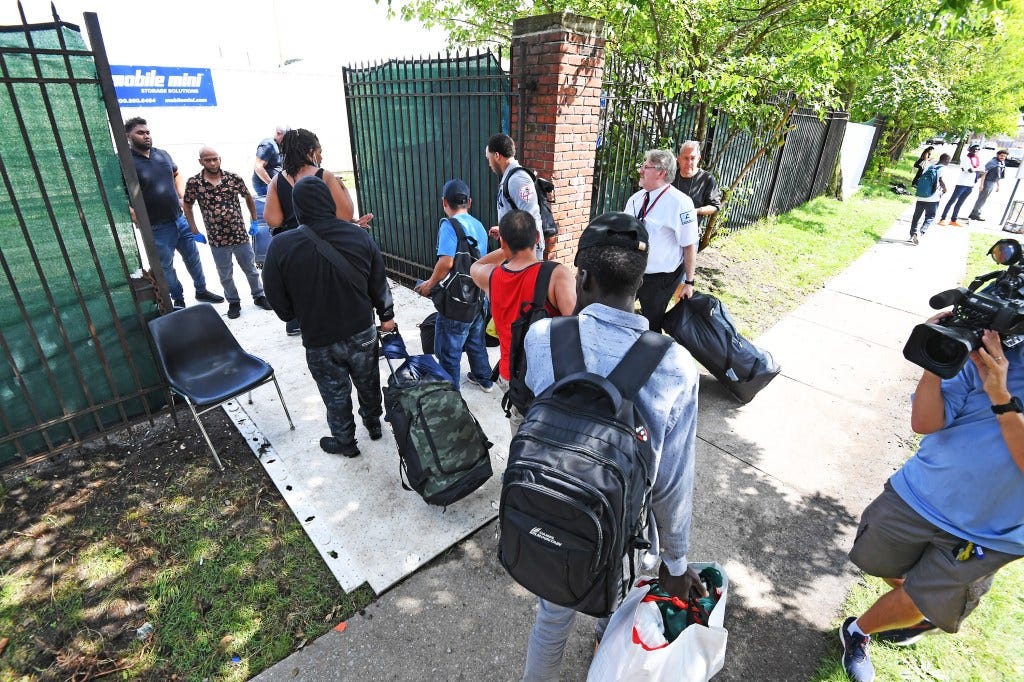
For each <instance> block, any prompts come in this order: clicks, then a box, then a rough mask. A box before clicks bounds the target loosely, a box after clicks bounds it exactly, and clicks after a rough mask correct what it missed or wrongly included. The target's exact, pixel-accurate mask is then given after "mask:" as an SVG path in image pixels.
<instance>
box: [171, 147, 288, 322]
mask: <svg viewBox="0 0 1024 682" xmlns="http://www.w3.org/2000/svg"><path fill="white" fill-rule="evenodd" d="M199 164H200V165H201V166H202V167H203V169H202V170H201V171H199V172H198V173H197V174H195V175H193V176H192V177H190V178H189V179H188V182H186V183H185V196H184V197H183V198H182V204H183V206H184V208H185V219H186V220H187V221H188V226H189V227H190V228H192V234H194V235H197V236H196V241H199V242H205V241H207V238H204V237H203V235H202V234H201V233H200V232H199V228H198V227H196V219H195V214H194V213H193V211H192V205H193V204H195V203H196V202H197V201H198V202H199V210H200V212H201V213H202V214H203V223H204V224H205V225H206V233H207V235H208V239H209V244H210V251H211V252H212V253H213V262H214V263H215V264H216V265H217V274H218V275H219V276H220V283H221V284H222V285H223V286H224V296H225V297H226V298H227V299H228V317H230V318H232V319H234V318H236V317H238V316H239V315H241V314H242V304H241V300H240V299H239V298H238V288H237V287H236V286H235V280H234V266H233V264H232V258H234V259H235V260H237V261H238V266H239V267H240V268H242V272H244V273H245V277H246V279H248V280H249V292H250V293H251V294H252V298H253V303H255V304H256V306H257V307H259V308H263V309H264V310H272V309H273V308H271V306H270V303H269V302H268V301H267V297H266V296H264V295H263V284H262V283H261V282H260V273H259V270H257V269H256V254H255V253H253V250H252V243H251V242H250V240H249V235H251V234H255V232H256V204H255V202H253V199H252V195H251V194H249V189H248V188H247V187H246V186H245V181H244V180H242V178H241V177H240V176H238V175H235V174H234V173H230V172H228V171H226V170H224V169H222V168H221V167H220V155H219V154H218V153H217V152H216V150H214V149H212V148H210V147H203V148H202V149H200V150H199ZM239 197H241V198H242V199H243V200H244V201H245V205H246V208H248V209H249V218H250V227H249V229H248V230H246V228H245V222H244V221H243V220H242V207H241V205H240V204H239V202H238V198H239Z"/></svg>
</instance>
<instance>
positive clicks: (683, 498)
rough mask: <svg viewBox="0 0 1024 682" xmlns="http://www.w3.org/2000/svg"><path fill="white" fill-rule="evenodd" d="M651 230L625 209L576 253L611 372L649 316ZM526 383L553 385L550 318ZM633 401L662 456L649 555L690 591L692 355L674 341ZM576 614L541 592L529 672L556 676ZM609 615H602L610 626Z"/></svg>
mask: <svg viewBox="0 0 1024 682" xmlns="http://www.w3.org/2000/svg"><path fill="white" fill-rule="evenodd" d="M647 240H648V236H647V230H646V228H645V227H644V225H643V223H641V222H640V221H639V220H637V219H636V218H634V217H633V216H631V215H629V214H626V213H605V214H604V215H601V216H598V217H597V218H594V220H593V221H592V222H591V223H590V225H589V226H588V227H587V229H586V230H584V231H583V234H582V235H581V236H580V248H579V251H578V252H577V254H576V267H577V272H576V310H577V314H578V315H579V325H580V340H581V343H582V346H583V357H584V360H585V362H586V365H587V369H588V370H589V371H591V372H594V373H596V374H600V375H601V376H608V375H609V374H610V373H611V371H612V369H613V368H614V367H615V366H616V365H617V364H619V361H620V360H621V359H622V357H623V356H624V355H625V354H626V351H627V350H629V348H630V347H631V346H632V345H633V342H634V341H636V340H637V339H638V338H639V337H640V335H641V334H642V333H643V332H644V331H645V330H646V329H647V320H646V319H645V318H643V317H641V316H640V315H637V314H636V313H634V312H633V305H634V303H635V301H636V292H637V289H638V288H639V286H640V280H641V279H643V275H644V269H645V268H646V266H647V250H648V249H647V245H648V241H647ZM525 347H526V357H527V362H526V364H527V373H526V383H527V384H528V385H529V387H530V389H531V390H532V391H533V392H534V394H536V395H540V394H541V393H542V392H543V391H544V390H545V389H546V388H547V387H548V386H550V385H551V384H553V383H554V371H553V369H552V366H551V320H540V321H538V322H536V323H534V324H533V325H532V326H531V327H530V331H529V332H528V333H527V335H526V343H525ZM635 404H636V406H637V407H638V408H639V410H640V412H641V414H642V415H643V417H644V421H645V422H646V423H647V427H648V431H649V435H650V439H651V440H650V443H651V447H652V450H653V452H654V457H655V465H654V470H653V478H654V485H653V488H652V493H651V511H652V512H653V516H654V523H651V524H650V531H649V534H650V537H649V538H648V539H649V540H650V541H651V549H650V550H649V553H650V556H653V557H656V556H658V555H659V553H660V558H661V569H660V571H659V573H658V575H659V581H660V583H661V586H662V587H663V588H664V589H666V590H667V591H668V592H669V593H670V594H672V595H675V596H677V597H680V598H682V599H687V598H688V597H689V593H690V587H691V585H692V586H694V587H697V589H698V590H703V588H702V587H700V581H699V578H698V577H697V575H696V572H695V571H693V570H692V569H690V568H688V566H687V558H686V555H687V551H688V550H689V544H690V521H691V514H692V509H693V476H694V456H695V442H696V435H697V368H696V366H695V365H694V362H693V358H692V357H690V355H689V354H688V353H687V352H686V351H685V350H684V349H683V348H682V346H679V345H675V344H673V345H672V347H671V348H670V349H669V351H668V353H666V354H665V357H664V358H662V360H661V363H660V364H659V365H658V367H657V368H656V369H655V370H654V373H653V374H652V375H651V378H650V379H649V380H648V381H647V384H645V385H644V387H643V388H641V389H640V393H639V394H638V395H637V398H636V402H635ZM575 618H576V612H575V611H573V610H572V609H570V608H566V607H564V606H558V605H557V604H552V603H551V602H548V601H545V600H543V599H541V600H540V603H539V605H538V608H537V620H536V621H535V623H534V626H533V631H532V632H531V634H530V644H529V646H528V649H527V652H526V669H525V671H524V673H523V680H526V681H527V682H531V681H534V680H556V679H558V669H559V667H560V665H561V662H562V652H563V651H564V650H565V644H566V641H567V640H568V638H569V635H570V634H571V633H572V631H573V622H574V620H575ZM607 624H608V619H607V618H604V619H601V620H599V621H598V623H597V636H598V638H599V639H600V637H601V636H602V635H603V634H604V628H605V626H606V625H607Z"/></svg>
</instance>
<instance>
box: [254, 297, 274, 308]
mask: <svg viewBox="0 0 1024 682" xmlns="http://www.w3.org/2000/svg"><path fill="white" fill-rule="evenodd" d="M252 302H253V303H255V304H256V307H257V308H263V309H264V310H273V309H274V306H272V305H270V301H268V300H267V297H266V296H257V297H256V298H254V299H253V300H252Z"/></svg>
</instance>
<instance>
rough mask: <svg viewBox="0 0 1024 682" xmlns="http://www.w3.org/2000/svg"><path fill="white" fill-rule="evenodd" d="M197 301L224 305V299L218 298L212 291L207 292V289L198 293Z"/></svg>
mask: <svg viewBox="0 0 1024 682" xmlns="http://www.w3.org/2000/svg"><path fill="white" fill-rule="evenodd" d="M196 300H197V301H202V302H203V303H223V302H224V297H223V296H218V295H217V294H215V293H213V292H212V291H207V290H206V289H203V290H202V291H197V292H196Z"/></svg>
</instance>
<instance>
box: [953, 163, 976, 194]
mask: <svg viewBox="0 0 1024 682" xmlns="http://www.w3.org/2000/svg"><path fill="white" fill-rule="evenodd" d="M959 171H960V177H958V178H957V180H956V184H957V185H963V186H967V187H973V186H974V183H975V182H977V181H978V174H977V173H976V172H975V170H974V166H972V165H971V160H970V158H968V157H966V156H965V157H964V160H963V161H961V162H960V168H959Z"/></svg>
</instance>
